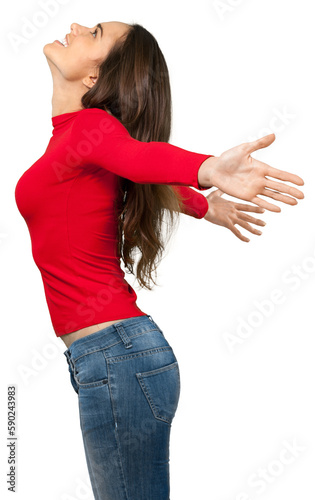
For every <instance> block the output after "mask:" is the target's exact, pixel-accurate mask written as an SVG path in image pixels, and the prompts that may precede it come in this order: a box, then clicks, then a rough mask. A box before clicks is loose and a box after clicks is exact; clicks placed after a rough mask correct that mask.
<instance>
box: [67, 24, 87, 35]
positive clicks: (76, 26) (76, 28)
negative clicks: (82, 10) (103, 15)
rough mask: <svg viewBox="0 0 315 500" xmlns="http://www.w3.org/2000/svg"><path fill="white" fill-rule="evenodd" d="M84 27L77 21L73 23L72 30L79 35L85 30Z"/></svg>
mask: <svg viewBox="0 0 315 500" xmlns="http://www.w3.org/2000/svg"><path fill="white" fill-rule="evenodd" d="M83 29H84V28H83V26H81V25H80V24H77V23H72V24H71V26H70V30H71V33H72V34H73V35H79V34H80V33H81V32H82V31H83Z"/></svg>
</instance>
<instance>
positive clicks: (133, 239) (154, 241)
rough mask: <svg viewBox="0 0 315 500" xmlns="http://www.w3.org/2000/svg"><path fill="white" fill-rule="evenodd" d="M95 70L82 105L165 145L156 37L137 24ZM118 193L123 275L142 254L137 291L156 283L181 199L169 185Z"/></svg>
mask: <svg viewBox="0 0 315 500" xmlns="http://www.w3.org/2000/svg"><path fill="white" fill-rule="evenodd" d="M98 69H99V74H98V78H97V81H96V83H95V84H94V86H93V87H92V88H91V89H90V90H89V91H88V92H86V93H85V94H84V95H83V97H82V101H81V102H82V105H83V107H84V108H100V109H104V110H106V111H109V112H110V113H111V114H112V115H113V116H115V117H116V118H117V119H118V120H119V121H120V122H121V123H122V124H123V125H124V126H125V128H126V129H127V130H128V132H129V134H130V135H131V137H133V138H134V139H137V140H139V141H145V142H150V141H162V142H168V141H169V137H170V132H171V105H172V103H171V89H170V81H169V73H168V68H167V65H166V61H165V59H164V56H163V54H162V52H161V49H160V47H159V45H158V43H157V41H156V39H155V38H154V36H153V35H152V34H151V33H149V31H147V30H146V29H145V28H144V27H143V26H141V25H139V24H132V25H130V29H128V31H127V34H125V35H124V36H123V37H122V38H121V39H119V40H117V42H116V43H115V44H114V46H113V47H112V49H111V50H110V52H109V54H108V55H107V57H106V59H105V60H104V61H103V62H102V63H101V64H100V66H99V68H98ZM120 189H121V192H120V194H121V197H120V199H119V200H117V209H118V251H119V255H120V257H121V258H122V260H123V262H124V264H125V267H126V269H127V271H129V272H130V273H132V274H134V275H135V272H134V265H135V258H134V253H135V252H136V250H137V249H138V250H140V259H139V261H138V264H137V267H136V278H137V280H138V282H139V284H140V286H141V287H143V288H147V289H148V290H151V289H152V286H151V285H150V281H152V282H153V283H154V284H155V285H156V282H155V280H154V279H153V277H152V273H153V271H154V272H155V273H156V268H157V266H158V264H159V262H160V260H161V258H162V253H163V251H164V250H165V246H166V244H167V242H168V240H169V237H170V235H171V231H172V230H173V229H174V226H175V222H177V220H178V214H179V212H181V209H182V201H183V198H182V196H181V195H180V194H179V193H178V192H177V191H176V190H174V189H173V187H172V186H171V185H164V184H163V185H162V184H138V183H134V182H132V181H130V180H129V179H123V178H121V182H120ZM165 216H168V217H167V220H165ZM163 222H165V229H166V233H165V235H164V237H163Z"/></svg>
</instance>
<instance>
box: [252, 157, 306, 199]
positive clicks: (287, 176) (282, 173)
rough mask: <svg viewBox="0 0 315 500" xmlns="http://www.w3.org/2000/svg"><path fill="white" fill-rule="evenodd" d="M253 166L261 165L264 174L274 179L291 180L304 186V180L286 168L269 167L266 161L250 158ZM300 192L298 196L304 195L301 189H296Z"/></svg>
mask: <svg viewBox="0 0 315 500" xmlns="http://www.w3.org/2000/svg"><path fill="white" fill-rule="evenodd" d="M252 160H253V166H254V168H257V167H263V169H264V175H268V177H274V178H275V179H279V180H280V181H287V182H292V184H297V185H298V186H304V181H303V179H302V178H301V177H299V176H298V175H295V174H291V173H290V172H287V171H286V170H279V169H278V168H274V167H271V166H270V165H268V163H264V162H262V161H259V160H256V159H255V158H252ZM296 191H298V192H299V193H300V197H301V198H303V197H304V195H303V193H302V191H299V190H298V189H297V190H296Z"/></svg>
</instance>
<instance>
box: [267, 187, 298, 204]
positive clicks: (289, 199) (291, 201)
mask: <svg viewBox="0 0 315 500" xmlns="http://www.w3.org/2000/svg"><path fill="white" fill-rule="evenodd" d="M260 194H262V195H264V196H269V198H273V199H274V200H279V201H282V203H286V204H287V205H296V204H297V200H296V199H295V198H292V197H291V196H286V195H284V194H281V193H279V192H278V191H271V190H270V189H263V190H262V191H261V193H260Z"/></svg>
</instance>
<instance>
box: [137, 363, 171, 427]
mask: <svg viewBox="0 0 315 500" xmlns="http://www.w3.org/2000/svg"><path fill="white" fill-rule="evenodd" d="M174 369H176V371H177V374H178V375H179V368H178V361H175V362H174V363H172V364H170V365H167V366H162V367H161V368H156V369H155V370H151V371H149V372H144V373H141V372H139V373H136V377H137V379H138V382H139V384H140V387H141V389H142V390H143V392H144V395H145V397H146V398H147V401H148V403H149V405H150V408H151V410H152V413H153V415H154V417H155V418H157V419H159V420H163V422H167V423H168V424H171V422H172V420H171V419H169V418H167V417H163V416H162V415H159V413H158V411H157V408H156V406H155V405H154V403H153V401H152V399H151V397H150V394H149V393H148V391H147V388H146V386H145V384H144V382H143V380H142V379H143V378H146V377H150V376H151V375H156V374H159V373H163V372H164V371H167V370H174Z"/></svg>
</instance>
